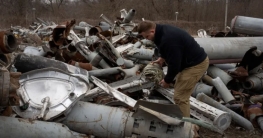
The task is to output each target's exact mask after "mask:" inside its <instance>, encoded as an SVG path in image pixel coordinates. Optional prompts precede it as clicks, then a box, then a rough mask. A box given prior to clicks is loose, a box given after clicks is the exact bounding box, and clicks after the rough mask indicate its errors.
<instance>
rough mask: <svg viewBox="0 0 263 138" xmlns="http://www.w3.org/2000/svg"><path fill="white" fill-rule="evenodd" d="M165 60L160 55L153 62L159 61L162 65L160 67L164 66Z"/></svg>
mask: <svg viewBox="0 0 263 138" xmlns="http://www.w3.org/2000/svg"><path fill="white" fill-rule="evenodd" d="M164 61H165V60H164V59H163V58H161V57H159V58H158V59H157V60H155V61H153V62H152V64H153V63H157V64H159V65H160V67H162V66H163V62H164Z"/></svg>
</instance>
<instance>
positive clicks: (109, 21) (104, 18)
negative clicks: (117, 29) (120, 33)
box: [100, 14, 113, 26]
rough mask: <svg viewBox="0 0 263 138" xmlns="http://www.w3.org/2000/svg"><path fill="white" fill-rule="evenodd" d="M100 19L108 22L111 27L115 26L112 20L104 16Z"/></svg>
mask: <svg viewBox="0 0 263 138" xmlns="http://www.w3.org/2000/svg"><path fill="white" fill-rule="evenodd" d="M100 18H102V19H103V20H104V21H106V22H107V23H108V24H110V26H113V23H112V21H111V20H110V19H108V18H107V17H106V16H105V15H104V14H101V15H100Z"/></svg>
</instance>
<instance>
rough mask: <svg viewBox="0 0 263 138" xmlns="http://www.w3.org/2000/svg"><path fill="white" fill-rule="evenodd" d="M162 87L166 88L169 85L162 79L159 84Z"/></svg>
mask: <svg viewBox="0 0 263 138" xmlns="http://www.w3.org/2000/svg"><path fill="white" fill-rule="evenodd" d="M159 84H160V85H161V86H162V87H164V88H168V87H169V86H170V85H169V83H166V82H165V81H164V79H162V81H160V83H159Z"/></svg>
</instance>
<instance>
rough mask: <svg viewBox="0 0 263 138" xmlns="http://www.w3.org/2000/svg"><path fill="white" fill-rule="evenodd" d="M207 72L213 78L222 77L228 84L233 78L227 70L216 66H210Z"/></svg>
mask: <svg viewBox="0 0 263 138" xmlns="http://www.w3.org/2000/svg"><path fill="white" fill-rule="evenodd" d="M207 74H208V75H209V76H211V77H212V78H216V77H220V79H221V80H222V81H223V82H224V84H225V85H227V84H228V82H229V81H231V80H232V79H233V78H232V77H231V76H230V75H228V74H227V73H226V72H225V71H223V70H222V69H220V68H218V67H216V66H209V67H208V69H207Z"/></svg>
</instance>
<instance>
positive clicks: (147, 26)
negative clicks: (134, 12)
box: [137, 21, 156, 41]
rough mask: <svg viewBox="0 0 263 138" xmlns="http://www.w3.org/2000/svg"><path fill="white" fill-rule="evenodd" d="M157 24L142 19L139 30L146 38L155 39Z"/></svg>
mask: <svg viewBox="0 0 263 138" xmlns="http://www.w3.org/2000/svg"><path fill="white" fill-rule="evenodd" d="M155 27H156V24H155V23H154V22H152V21H142V22H140V23H139V24H138V27H137V30H138V33H139V34H140V35H142V36H143V37H144V38H145V39H148V40H152V41H153V40H154V34H155Z"/></svg>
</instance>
